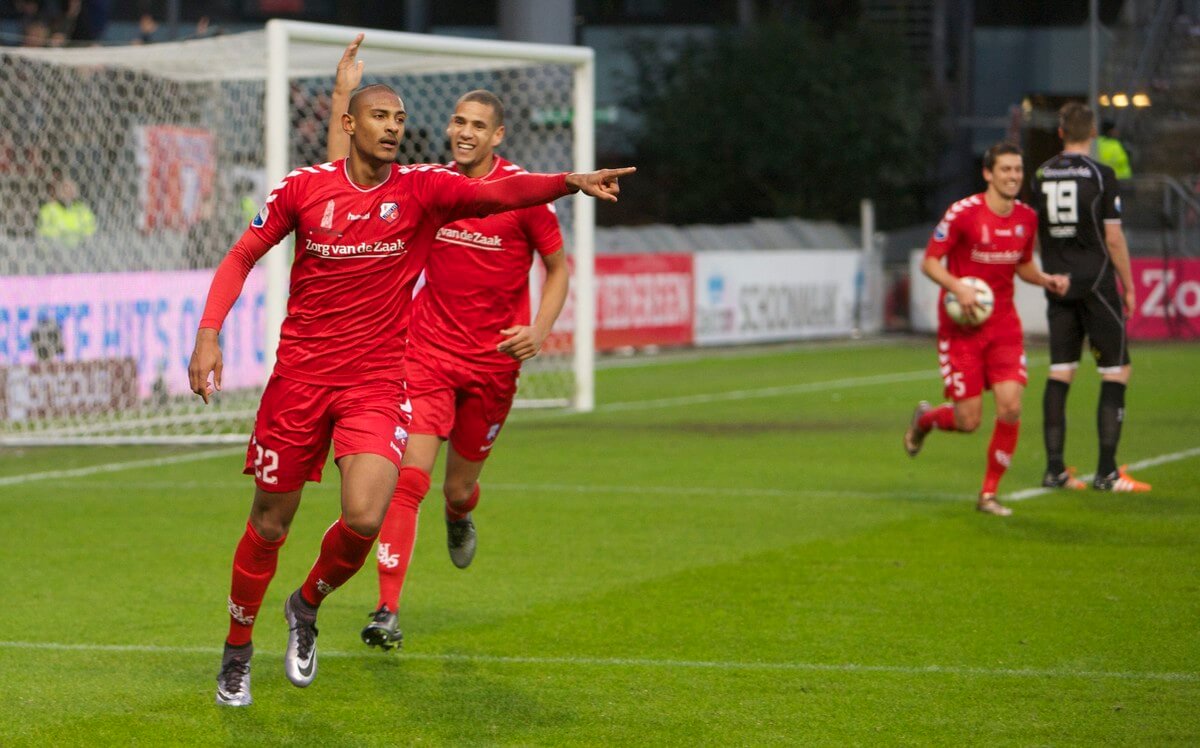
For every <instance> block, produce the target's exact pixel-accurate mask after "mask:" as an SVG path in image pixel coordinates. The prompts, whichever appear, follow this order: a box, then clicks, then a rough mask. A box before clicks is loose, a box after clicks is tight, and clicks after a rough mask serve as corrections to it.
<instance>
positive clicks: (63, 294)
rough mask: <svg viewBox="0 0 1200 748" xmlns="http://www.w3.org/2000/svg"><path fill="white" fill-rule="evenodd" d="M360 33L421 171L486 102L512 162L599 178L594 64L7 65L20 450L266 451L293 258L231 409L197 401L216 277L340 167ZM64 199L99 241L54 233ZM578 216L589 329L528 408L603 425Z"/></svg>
mask: <svg viewBox="0 0 1200 748" xmlns="http://www.w3.org/2000/svg"><path fill="white" fill-rule="evenodd" d="M360 31H361V32H365V33H366V41H365V42H364V44H363V46H362V48H361V49H360V52H359V57H360V59H362V60H364V62H365V75H364V82H365V83H373V82H382V83H387V84H389V85H391V86H392V87H393V88H395V89H396V90H397V91H398V92H399V93H400V95H401V97H402V98H403V99H404V101H405V103H406V107H407V108H408V110H409V120H408V124H407V126H406V136H405V140H404V142H403V143H402V145H401V154H400V159H401V161H402V162H403V163H424V162H444V161H446V160H448V149H447V148H446V144H445V135H444V132H445V126H446V121H447V120H448V118H449V115H450V113H451V112H452V110H453V105H454V102H455V101H457V98H458V97H459V96H460V95H461V94H463V93H465V92H466V91H468V90H470V89H473V88H486V89H489V90H492V91H493V92H495V93H496V94H497V95H498V96H500V98H501V100H502V101H503V102H504V103H505V109H506V130H507V135H506V139H505V141H504V143H503V144H502V145H501V146H500V148H499V149H498V150H499V152H501V153H502V154H503V155H505V157H507V158H509V159H510V160H512V161H514V162H515V163H518V164H520V165H522V166H524V167H525V168H527V169H529V170H530V171H562V170H571V171H587V170H591V169H593V168H594V143H595V138H594V134H593V128H594V102H593V97H594V65H593V53H592V51H591V50H590V49H587V48H582V47H572V46H564V45H546V44H531V43H516V42H504V41H493V40H484V39H460V38H448V37H438V36H430V35H421V34H408V33H402V32H394V31H382V30H372V29H358V28H351V27H340V26H328V25H322V24H313V23H305V22H295V21H281V20H273V21H270V22H268V23H267V25H266V27H265V28H264V29H263V30H262V31H256V32H248V33H243V34H230V35H226V36H220V37H214V38H210V39H199V40H191V41H187V42H172V43H166V44H156V45H146V46H128V47H89V48H79V49H26V48H16V49H6V50H3V51H0V92H3V94H4V98H5V100H6V101H17V102H21V106H19V107H18V106H14V107H9V108H7V109H6V111H4V112H0V151H5V152H6V155H7V156H8V159H7V160H8V165H7V166H6V167H0V201H3V203H4V204H5V205H6V206H7V207H6V212H7V213H8V214H9V215H11V216H16V217H15V218H10V219H7V220H5V221H4V223H3V226H0V445H16V444H67V443H176V442H183V443H204V442H239V441H244V440H245V439H246V436H247V433H248V431H249V426H250V423H251V422H252V420H253V414H254V409H255V406H256V404H257V399H258V396H259V394H260V393H261V388H262V386H263V385H264V384H265V382H266V377H267V375H268V374H269V372H270V370H271V366H272V364H273V361H274V354H275V348H276V346H277V344H278V339H279V337H278V336H279V324H280V322H281V321H282V319H283V315H284V313H285V310H286V299H287V283H288V276H289V271H290V265H291V249H290V247H288V246H284V245H281V246H280V247H277V248H275V249H273V250H272V251H271V252H269V253H268V255H267V257H266V258H265V260H264V261H263V262H262V263H260V266H259V267H257V268H255V270H254V271H253V272H252V273H251V276H250V278H248V279H247V285H246V288H245V289H244V290H243V294H242V298H241V299H240V300H239V302H238V305H237V306H235V308H234V310H233V311H232V312H231V315H230V318H229V320H228V321H227V323H226V326H225V328H224V329H223V330H222V344H223V350H224V351H225V359H226V377H225V380H226V382H225V388H224V391H223V392H221V393H220V394H218V395H217V397H216V399H215V402H214V403H213V404H212V405H210V406H208V407H204V406H203V404H202V403H200V402H199V400H198V399H196V398H195V397H194V396H192V395H191V394H190V393H189V392H188V391H187V374H186V366H187V357H188V355H189V354H190V351H191V344H192V338H193V336H194V332H195V325H196V323H197V322H198V320H199V313H200V310H201V309H202V306H203V300H204V294H205V293H206V291H207V286H208V282H209V281H210V280H211V276H212V268H214V267H215V266H216V264H217V262H219V260H220V259H221V257H222V256H224V253H225V251H226V250H227V249H228V248H229V246H230V245H231V244H232V242H233V240H235V239H236V238H237V235H239V234H240V233H241V231H242V230H243V229H244V228H245V225H246V223H247V222H248V220H249V219H248V215H252V214H253V212H256V211H257V207H258V205H260V204H261V202H262V199H263V198H264V197H265V195H266V193H267V192H268V191H269V189H270V187H271V185H273V184H276V183H277V182H278V181H279V180H280V179H281V178H282V177H283V176H285V175H286V174H287V173H288V172H289V171H291V170H292V169H294V168H297V167H300V166H305V165H308V164H312V163H319V162H321V161H323V160H324V154H325V143H324V133H325V128H326V126H327V124H328V118H329V114H330V113H329V93H330V91H331V89H332V85H333V74H334V68H335V65H336V63H337V60H338V59H339V57H340V55H341V52H342V49H343V48H344V47H345V45H346V44H348V43H349V42H350V41H351V40H352V39H353V38H354V36H355V35H356V34H357V33H359V32H360ZM63 112H66V113H67V115H68V116H67V117H66V118H63V115H62V113H63ZM56 130H58V131H56ZM63 130H65V132H63ZM64 180H69V181H74V182H75V184H76V187H77V191H78V194H79V197H80V198H81V199H82V201H83V202H84V203H86V204H88V205H89V206H90V208H91V210H92V212H93V213H94V215H95V227H94V231H93V232H92V233H90V234H87V235H83V236H79V237H74V238H72V239H71V240H70V241H69V242H65V241H59V240H57V239H54V238H48V236H47V235H44V234H43V232H42V231H40V230H39V227H38V223H37V215H38V211H39V207H40V206H41V205H42V204H43V203H45V202H48V201H49V199H50V197H51V195H52V193H53V192H54V191H55V190H56V189H58V185H59V183H60V182H62V181H64ZM557 207H558V216H559V220H560V224H561V225H562V228H563V234H564V240H565V243H566V245H567V249H568V254H569V257H570V261H571V265H572V268H573V270H572V278H571V291H572V298H571V300H570V301H569V302H568V307H569V308H568V309H567V310H565V311H564V315H563V318H564V321H567V320H570V321H571V323H572V325H573V327H571V328H570V329H569V334H563V331H562V330H561V329H560V328H556V332H555V335H554V336H552V338H553V340H552V341H548V343H547V346H546V351H545V352H544V354H543V355H540V356H538V357H537V358H535V359H533V360H531V361H529V362H527V363H526V365H525V367H524V368H523V371H522V377H521V389H520V391H519V392H518V402H517V405H518V407H529V406H534V407H536V406H543V407H545V406H550V407H571V408H575V409H578V410H584V411H586V410H590V409H591V408H592V407H593V404H594V383H593V369H594V350H593V345H594V324H595V303H596V302H595V298H596V296H595V289H594V251H595V244H594V218H595V205H594V202H593V200H592V199H591V198H587V197H585V196H583V195H576V196H574V197H573V198H570V199H568V200H561V201H558V204H557ZM287 243H288V244H290V238H289V240H288V242H287ZM534 285H535V286H536V284H534ZM197 307H199V308H197Z"/></svg>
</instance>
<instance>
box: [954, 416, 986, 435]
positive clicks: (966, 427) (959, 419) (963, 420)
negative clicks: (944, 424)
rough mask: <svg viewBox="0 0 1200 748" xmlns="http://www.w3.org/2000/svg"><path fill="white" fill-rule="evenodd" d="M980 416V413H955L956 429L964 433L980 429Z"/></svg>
mask: <svg viewBox="0 0 1200 748" xmlns="http://www.w3.org/2000/svg"><path fill="white" fill-rule="evenodd" d="M979 420H980V416H979V414H978V413H955V414H954V427H955V428H956V429H958V430H959V431H962V432H964V433H968V434H969V433H971V432H972V431H974V430H975V429H977V428H979Z"/></svg>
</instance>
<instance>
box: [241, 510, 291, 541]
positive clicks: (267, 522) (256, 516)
mask: <svg viewBox="0 0 1200 748" xmlns="http://www.w3.org/2000/svg"><path fill="white" fill-rule="evenodd" d="M250 526H251V527H253V528H254V531H255V532H256V533H258V536H259V537H260V538H262V539H263V540H266V541H268V542H272V543H273V542H275V541H276V540H279V539H280V538H282V537H284V536H285V535H287V533H288V529H289V527H290V526H291V523H290V522H285V521H283V520H282V519H281V518H280V517H278V516H272V515H270V514H263V513H260V512H255V513H252V514H251V515H250Z"/></svg>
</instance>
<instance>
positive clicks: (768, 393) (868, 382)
mask: <svg viewBox="0 0 1200 748" xmlns="http://www.w3.org/2000/svg"><path fill="white" fill-rule="evenodd" d="M936 378H937V372H936V371H934V370H933V369H922V370H920V371H902V372H898V373H895V374H877V375H874V376H868V377H848V378H846V379H833V380H828V381H824V382H804V383H801V384H786V385H780V386H778V387H760V388H758V389H753V390H730V391H728V392H709V393H702V394H697V395H680V396H678V397H663V398H658V399H655V400H629V401H625V402H616V403H603V404H601V405H597V406H596V412H598V413H609V412H616V411H625V410H643V409H646V408H672V407H675V406H677V405H703V404H705V403H716V402H725V401H730V400H751V399H756V398H762V397H777V396H779V395H803V394H807V393H810V392H826V391H828V390H840V389H845V388H850V387H870V386H872V385H876V384H893V383H896V382H914V381H917V380H920V379H928V380H931V381H932V380H934V379H936Z"/></svg>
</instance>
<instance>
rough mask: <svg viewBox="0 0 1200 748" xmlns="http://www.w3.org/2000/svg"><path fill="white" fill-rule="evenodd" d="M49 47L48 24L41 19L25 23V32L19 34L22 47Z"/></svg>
mask: <svg viewBox="0 0 1200 748" xmlns="http://www.w3.org/2000/svg"><path fill="white" fill-rule="evenodd" d="M49 45H50V24H48V23H46V22H45V21H43V20H42V19H41V18H32V19H30V20H28V21H26V22H25V30H24V31H23V32H22V34H21V46H22V47H46V46H49Z"/></svg>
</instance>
